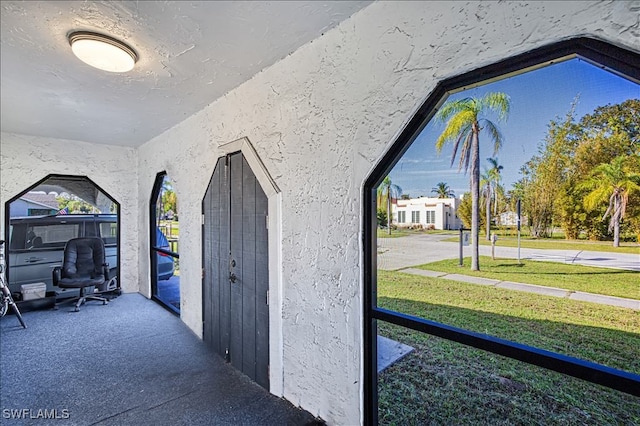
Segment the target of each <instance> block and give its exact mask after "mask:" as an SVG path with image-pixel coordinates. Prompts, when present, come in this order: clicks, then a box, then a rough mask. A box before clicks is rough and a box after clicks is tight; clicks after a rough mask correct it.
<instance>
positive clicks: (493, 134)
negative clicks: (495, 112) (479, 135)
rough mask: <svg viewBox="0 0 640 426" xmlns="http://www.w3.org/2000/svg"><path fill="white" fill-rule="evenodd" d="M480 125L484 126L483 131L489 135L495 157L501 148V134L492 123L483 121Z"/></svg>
mask: <svg viewBox="0 0 640 426" xmlns="http://www.w3.org/2000/svg"><path fill="white" fill-rule="evenodd" d="M482 123H483V124H484V126H483V129H484V130H485V131H486V132H487V133H488V134H489V137H490V138H491V141H492V142H493V155H496V154H497V153H498V151H500V148H502V133H501V132H500V129H498V127H497V126H496V125H495V124H493V122H492V121H490V120H487V119H483V120H482Z"/></svg>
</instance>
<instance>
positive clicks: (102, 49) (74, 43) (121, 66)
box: [69, 31, 138, 72]
mask: <svg viewBox="0 0 640 426" xmlns="http://www.w3.org/2000/svg"><path fill="white" fill-rule="evenodd" d="M69 44H70V45H71V50H72V51H73V53H74V55H76V56H77V57H78V59H80V60H81V61H82V62H85V63H87V64H89V65H91V66H92V67H95V68H98V69H101V70H104V71H109V72H127V71H131V70H132V69H133V66H134V65H135V63H136V61H137V60H138V55H137V54H136V52H135V51H134V50H133V49H132V48H130V47H129V46H127V45H126V44H124V43H123V42H121V41H120V40H116V39H115V38H113V37H109V36H106V35H103V34H97V33H92V32H87V31H76V32H73V33H71V34H69Z"/></svg>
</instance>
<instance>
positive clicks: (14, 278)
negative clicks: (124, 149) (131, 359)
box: [4, 174, 120, 306]
mask: <svg viewBox="0 0 640 426" xmlns="http://www.w3.org/2000/svg"><path fill="white" fill-rule="evenodd" d="M119 230H120V204H119V203H118V202H117V201H116V200H115V199H114V198H113V197H112V196H111V195H109V194H108V193H107V192H105V191H104V190H103V189H102V188H100V187H99V186H98V185H96V184H95V183H94V182H93V181H92V180H91V179H89V178H88V177H86V176H72V175H53V174H52V175H48V176H46V177H45V178H44V179H42V180H40V181H38V182H36V183H34V184H33V185H31V186H30V187H28V188H26V189H25V190H24V191H22V192H20V193H19V194H17V195H15V196H14V197H12V198H11V199H9V200H8V201H7V202H6V203H5V235H4V239H5V240H6V241H7V242H8V244H6V246H5V247H6V252H5V261H6V263H7V269H6V271H5V272H6V277H7V282H8V285H9V289H10V291H11V292H12V293H13V295H14V298H15V299H16V300H17V301H18V302H20V301H21V300H22V299H23V294H22V293H23V289H25V288H27V287H28V285H30V284H36V283H45V285H46V291H45V296H46V297H47V298H48V297H54V296H55V299H57V300H58V301H60V300H61V299H66V298H70V297H75V296H77V294H78V290H77V289H61V288H58V287H57V286H54V285H53V276H52V271H53V268H55V267H56V266H60V265H61V263H62V258H63V253H64V247H65V244H66V243H67V241H68V240H70V239H72V238H78V237H100V238H102V240H103V242H104V244H105V254H106V261H107V263H108V264H109V278H110V279H109V281H108V282H107V283H106V284H105V285H104V286H102V287H100V288H96V291H97V292H105V293H107V292H113V293H119V292H120V280H119V277H120V273H119V272H120V231H119ZM44 305H45V304H43V306H44ZM47 306H48V305H47Z"/></svg>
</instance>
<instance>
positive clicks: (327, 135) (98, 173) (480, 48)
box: [0, 1, 640, 425]
mask: <svg viewBox="0 0 640 426" xmlns="http://www.w3.org/2000/svg"><path fill="white" fill-rule="evenodd" d="M637 8H638V2H591V1H582V2H555V1H554V2H522V3H513V2H490V3H489V2H483V3H477V2H469V3H462V2H378V3H374V4H372V5H371V6H370V7H368V8H366V9H364V10H362V11H361V12H360V13H358V14H356V15H355V16H354V17H352V18H351V19H349V20H348V21H345V22H344V23H343V24H341V25H340V26H339V27H337V28H336V29H334V30H331V31H329V32H327V33H326V34H325V35H324V36H322V37H321V38H319V39H317V40H315V41H313V42H312V43H309V44H307V45H305V46H304V47H302V48H301V49H299V50H298V51H296V52H295V53H294V54H292V55H290V56H288V57H287V58H285V59H283V60H282V61H280V62H279V63H277V64H276V65H274V66H272V67H271V68H269V69H267V70H264V71H263V72H261V73H260V74H258V75H257V76H255V77H254V78H253V79H252V80H250V81H248V82H246V83H245V84H243V85H242V86H240V87H238V88H237V89H235V90H233V91H232V92H230V93H228V94H226V95H225V96H223V97H222V98H220V99H218V100H216V101H215V102H213V103H212V104H210V105H209V106H208V107H206V108H205V109H204V110H202V111H200V112H199V113H197V114H195V115H193V116H191V117H189V118H187V119H186V120H185V121H183V122H182V123H181V124H179V125H177V126H176V127H174V128H172V129H170V130H169V131H167V132H165V133H164V134H162V135H160V136H158V137H156V138H154V139H153V140H151V141H149V142H148V143H146V144H145V145H143V146H142V147H141V148H140V149H139V150H138V152H137V154H138V155H137V158H138V159H139V161H138V164H137V167H138V173H137V175H136V172H135V167H136V164H135V160H131V159H129V160H127V159H126V158H136V156H135V155H134V154H133V153H132V152H130V150H129V151H128V150H123V149H120V148H114V147H109V148H108V149H105V152H103V151H102V149H101V148H99V147H98V148H97V150H98V151H99V152H103V155H104V156H105V157H106V158H108V159H109V161H110V166H111V167H113V168H109V167H105V166H104V162H100V161H98V160H99V159H100V158H101V155H97V154H93V152H95V151H96V148H95V147H87V146H86V145H83V144H82V143H77V142H69V143H68V145H65V144H62V147H61V144H54V143H53V141H50V140H46V139H38V138H32V137H22V136H16V135H5V134H3V135H2V146H1V149H2V156H1V158H0V165H1V167H2V170H1V173H0V177H1V178H2V184H1V185H0V187H1V196H2V200H3V202H4V200H6V199H7V198H9V197H10V196H12V195H14V194H15V193H16V192H17V191H19V190H21V189H22V188H24V187H26V186H28V185H29V184H31V183H33V182H35V181H36V180H38V179H40V178H41V177H43V176H45V175H46V174H48V173H71V172H73V173H78V174H85V175H87V176H89V177H90V178H92V179H93V180H94V181H95V182H96V183H98V184H99V185H101V186H102V187H103V188H104V189H105V190H106V191H108V192H110V193H111V194H112V195H113V196H114V197H115V198H116V199H118V201H120V203H121V204H122V207H123V210H122V211H123V235H125V245H124V247H123V262H126V265H125V264H124V263H123V269H125V271H126V274H127V275H126V276H125V279H126V280H127V281H128V279H129V278H131V279H138V280H139V283H140V291H141V292H142V293H144V294H145V295H147V296H148V295H149V294H148V293H149V256H148V252H149V247H148V245H149V235H148V223H149V222H148V220H149V218H148V203H149V197H150V194H151V188H152V186H153V182H154V179H155V175H156V173H157V172H160V171H163V170H166V171H167V173H168V175H169V176H170V177H171V179H172V180H173V182H174V184H175V185H174V186H175V189H176V192H177V195H178V200H179V205H180V233H181V235H180V237H181V242H180V266H181V291H182V319H183V320H184V321H185V323H186V324H187V325H188V326H189V327H190V328H191V329H192V330H193V331H194V332H195V333H196V334H198V335H201V327H202V312H201V279H200V274H201V271H200V270H201V262H202V259H201V234H200V233H201V227H200V210H201V207H200V206H201V204H200V203H201V199H202V197H203V195H204V193H205V190H206V186H207V183H208V181H209V178H210V176H211V173H212V172H213V168H214V166H215V163H216V159H217V158H218V156H219V155H220V154H221V153H222V150H221V149H220V145H222V144H225V143H228V142H231V141H234V140H237V139H240V138H242V137H247V138H248V139H249V140H250V141H251V143H252V144H253V146H254V147H255V149H256V151H257V154H258V155H259V157H260V158H261V160H262V161H263V163H264V165H265V166H266V169H267V170H268V172H269V173H270V175H271V176H272V177H273V178H274V180H275V183H276V184H277V186H278V187H279V188H280V190H281V203H282V224H281V225H282V249H281V250H282V259H283V260H282V264H281V265H272V267H277V268H279V269H280V272H281V277H282V282H281V284H282V294H281V300H282V310H283V315H282V330H281V331H280V332H281V334H282V339H283V348H282V349H281V350H282V368H281V369H280V370H281V371H279V372H272V383H273V377H274V376H273V375H276V376H278V375H279V377H280V378H279V379H278V380H279V382H280V386H277V389H281V390H282V392H281V393H282V394H283V395H284V396H285V397H286V398H287V399H289V400H290V401H292V402H293V403H294V404H296V405H300V406H302V407H303V408H305V409H307V410H309V411H311V412H312V413H313V414H316V415H319V416H321V417H322V418H323V419H325V420H327V421H328V422H329V423H330V424H342V425H351V424H357V423H359V422H360V421H361V419H362V410H361V407H362V400H361V398H362V396H361V395H362V351H361V345H362V339H361V336H362V315H361V313H362V298H361V295H362V269H361V265H362V259H361V228H362V227H361V222H362V217H361V214H362V206H361V188H362V184H363V181H364V179H365V178H366V176H367V174H368V173H369V171H370V170H371V169H372V167H373V165H374V163H375V162H376V161H377V160H378V159H379V158H380V156H381V155H382V153H383V152H384V151H385V150H386V149H387V147H388V146H389V145H390V144H391V143H392V141H393V140H394V139H395V137H396V135H397V134H398V133H399V132H400V130H401V129H402V126H403V125H404V124H405V122H406V121H407V120H408V119H409V118H410V117H411V115H412V113H413V111H415V109H416V108H417V107H418V106H419V105H420V103H421V102H422V101H423V100H424V99H425V98H426V97H427V96H428V94H429V92H430V91H431V90H432V89H433V87H434V86H435V85H436V84H437V82H438V81H440V80H441V79H444V78H446V77H450V76H453V75H457V74H460V73H464V72H466V71H469V70H471V69H474V68H477V67H479V66H482V65H487V64H490V63H492V62H495V61H497V60H500V59H503V58H504V57H507V56H512V55H515V54H518V53H522V52H524V51H527V50H530V49H533V48H536V47H539V46H542V45H544V44H549V43H551V42H554V41H558V40H561V39H565V38H569V37H572V36H578V35H591V36H594V37H598V38H602V39H605V40H608V41H610V42H613V43H616V44H621V45H625V46H627V47H629V48H634V47H635V48H636V49H638V37H639V36H640V28H639V27H638V26H639V24H638V20H637ZM5 150H6V152H5ZM88 155H89V156H90V158H89V160H90V161H89V162H88V165H87V161H86V160H87V158H86V157H87V156H88ZM34 161H35V163H34ZM81 164H84V166H82V170H78V167H79V165H81ZM113 170H118V171H119V173H114V172H113ZM136 179H137V182H138V186H137V191H136V189H135V188H132V185H135V181H136ZM138 231H139V232H138ZM138 266H139V268H138ZM272 332H273V331H272ZM276 378H277V377H276ZM276 393H279V392H276Z"/></svg>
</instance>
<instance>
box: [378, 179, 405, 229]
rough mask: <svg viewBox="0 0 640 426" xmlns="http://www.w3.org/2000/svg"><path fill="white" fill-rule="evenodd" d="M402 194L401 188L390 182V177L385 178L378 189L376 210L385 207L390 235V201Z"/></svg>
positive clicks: (391, 217) (391, 221) (391, 219)
mask: <svg viewBox="0 0 640 426" xmlns="http://www.w3.org/2000/svg"><path fill="white" fill-rule="evenodd" d="M401 193H402V188H400V187H399V186H398V185H396V184H394V183H392V182H391V177H390V176H387V177H385V178H384V180H383V181H382V184H380V186H379V187H378V193H377V197H376V198H377V204H378V208H381V207H383V206H386V207H387V222H388V223H387V232H388V233H389V234H391V225H392V223H393V216H392V215H391V199H392V198H398V197H399V196H400V194H401Z"/></svg>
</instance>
